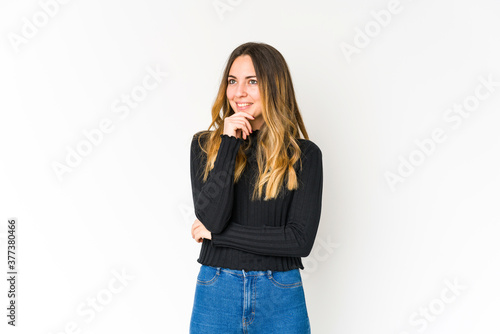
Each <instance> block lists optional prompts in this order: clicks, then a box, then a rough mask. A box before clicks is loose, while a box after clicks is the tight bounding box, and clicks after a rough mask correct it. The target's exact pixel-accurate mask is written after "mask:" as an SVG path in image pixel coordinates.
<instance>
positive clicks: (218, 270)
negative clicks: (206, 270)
mask: <svg viewBox="0 0 500 334" xmlns="http://www.w3.org/2000/svg"><path fill="white" fill-rule="evenodd" d="M220 269H221V267H217V275H219V274H220Z"/></svg>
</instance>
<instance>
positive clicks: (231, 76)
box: [228, 74, 257, 79]
mask: <svg viewBox="0 0 500 334" xmlns="http://www.w3.org/2000/svg"><path fill="white" fill-rule="evenodd" d="M228 78H235V79H236V77H235V76H234V75H231V74H229V76H228ZM250 78H257V76H255V75H249V76H248V77H245V79H250Z"/></svg>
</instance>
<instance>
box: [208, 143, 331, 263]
mask: <svg viewBox="0 0 500 334" xmlns="http://www.w3.org/2000/svg"><path fill="white" fill-rule="evenodd" d="M302 167H303V169H302V171H300V170H299V171H298V177H299V188H298V189H296V190H294V195H293V198H292V201H291V204H290V209H289V213H288V216H287V220H286V224H285V225H284V226H262V227H256V226H246V225H241V224H237V223H236V222H231V223H229V224H228V225H227V227H226V228H225V229H224V230H223V231H222V232H215V233H212V244H213V245H214V246H219V247H220V246H222V247H230V248H235V249H239V250H243V251H247V252H250V253H254V254H260V255H271V256H295V257H307V256H308V255H309V253H310V252H311V249H312V247H313V244H314V239H315V238H316V233H317V230H318V226H319V221H320V216H321V201H322V192H323V163H322V153H321V150H320V148H319V147H318V146H317V145H316V144H314V143H313V142H310V145H309V146H308V147H307V148H306V149H305V152H304V157H303V158H302Z"/></svg>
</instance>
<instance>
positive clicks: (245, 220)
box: [190, 130, 323, 271]
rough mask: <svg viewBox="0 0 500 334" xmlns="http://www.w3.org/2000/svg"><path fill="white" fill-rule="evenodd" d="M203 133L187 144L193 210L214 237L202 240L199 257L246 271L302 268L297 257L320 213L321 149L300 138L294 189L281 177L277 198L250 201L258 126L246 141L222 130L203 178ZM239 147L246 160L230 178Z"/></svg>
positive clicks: (306, 248)
mask: <svg viewBox="0 0 500 334" xmlns="http://www.w3.org/2000/svg"><path fill="white" fill-rule="evenodd" d="M202 132H203V131H200V132H197V133H196V134H194V136H193V139H192V143H191V155H190V159H191V185H192V191H193V202H194V211H195V215H196V217H197V218H198V219H199V220H200V221H201V222H202V223H203V225H204V226H205V227H206V228H207V229H208V230H209V231H210V232H211V233H212V240H210V239H203V243H202V245H201V250H200V255H199V258H198V259H197V262H199V263H201V264H205V265H208V266H213V267H223V268H229V269H236V270H242V269H244V270H246V271H250V270H273V271H286V270H291V269H296V268H300V269H304V266H303V264H302V260H301V258H302V257H307V256H308V255H309V253H310V252H311V249H312V247H313V244H314V240H315V238H316V233H317V230H318V226H319V221H320V216H321V201H322V192H323V164H322V153H321V150H320V148H319V147H318V146H317V145H316V144H315V143H314V142H312V141H310V140H306V139H301V138H298V139H297V140H298V142H299V145H300V148H301V159H302V170H301V169H300V160H299V161H298V162H297V163H296V164H295V166H294V169H295V171H296V173H297V177H298V180H299V181H298V182H299V187H298V189H295V190H292V191H289V190H288V189H286V187H285V186H284V184H285V182H283V186H282V188H281V191H280V194H279V196H278V197H277V198H275V199H272V200H268V201H264V200H263V199H260V200H256V201H252V200H251V195H252V192H253V187H254V182H255V181H256V172H257V170H258V169H257V161H256V159H255V156H254V152H255V148H256V145H257V142H258V140H259V130H253V132H252V133H251V134H250V136H249V137H247V139H246V140H244V139H242V138H237V137H233V136H229V135H225V134H221V135H220V137H221V143H220V146H219V150H218V152H217V157H216V160H215V163H214V168H213V169H212V170H211V171H210V172H209V175H208V179H207V181H206V182H203V181H202V179H203V171H204V166H205V164H206V159H207V157H206V153H205V152H203V151H202V150H201V148H200V146H199V145H198V136H199V135H200V133H202ZM202 140H203V139H202ZM240 146H242V147H240ZM240 149H241V150H243V152H244V153H245V154H246V156H247V165H246V167H245V169H244V171H243V175H242V176H241V178H240V179H239V180H238V182H236V183H234V174H235V171H234V168H235V164H236V155H237V153H238V150H240ZM263 193H264V194H265V187H264V191H263Z"/></svg>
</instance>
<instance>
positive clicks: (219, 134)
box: [190, 43, 323, 334]
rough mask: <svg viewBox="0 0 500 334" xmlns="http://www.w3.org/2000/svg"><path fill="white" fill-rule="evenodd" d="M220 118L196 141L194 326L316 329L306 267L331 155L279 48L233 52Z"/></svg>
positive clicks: (215, 114) (225, 333) (223, 330)
mask: <svg viewBox="0 0 500 334" xmlns="http://www.w3.org/2000/svg"><path fill="white" fill-rule="evenodd" d="M221 111H222V114H221ZM214 125H215V129H214V130H213V131H208V130H207V131H200V132H197V133H196V134H195V135H194V136H193V139H192V143H191V183H192V190H193V201H194V209H195V214H196V217H197V218H198V219H196V220H195V222H194V224H193V226H192V228H191V234H192V236H193V239H195V241H197V242H203V243H202V246H201V252H200V256H199V258H198V260H197V261H198V262H199V263H200V264H201V267H200V271H199V274H198V277H197V282H196V291H195V297H194V305H193V310H192V314H191V322H190V333H197V334H201V333H203V334H209V333H217V334H229V333H266V334H268V333H280V334H282V333H286V334H294V333H297V334H305V333H310V331H311V330H310V323H309V317H308V313H307V307H306V301H305V294H304V289H303V286H302V278H301V274H300V271H299V269H304V266H303V265H302V261H301V257H306V256H308V255H309V253H310V252H311V249H312V247H313V244H314V240H315V237H316V232H317V229H318V225H319V220H320V214H321V200H322V191H323V166H322V153H321V150H320V149H319V147H318V146H317V145H316V144H315V143H313V142H312V141H310V140H309V137H308V134H307V131H306V129H305V126H304V123H303V121H302V117H301V114H300V112H299V108H298V106H297V101H296V100H295V93H294V89H293V85H292V80H291V76H290V72H289V70H288V66H287V64H286V62H285V59H284V58H283V56H282V55H281V53H280V52H279V51H277V50H276V49H275V48H273V47H272V46H270V45H267V44H264V43H245V44H243V45H240V46H239V47H237V48H236V49H235V50H234V51H233V52H232V53H231V55H230V57H229V59H228V61H227V66H226V69H225V70H224V75H223V77H222V82H221V84H220V88H219V92H218V95H217V98H216V101H215V103H214V105H213V108H212V123H211V124H210V126H209V129H210V128H211V127H212V126H214ZM299 130H300V131H301V132H302V134H303V135H304V137H305V139H301V138H299Z"/></svg>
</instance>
